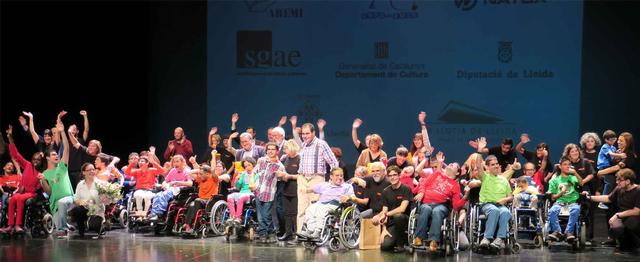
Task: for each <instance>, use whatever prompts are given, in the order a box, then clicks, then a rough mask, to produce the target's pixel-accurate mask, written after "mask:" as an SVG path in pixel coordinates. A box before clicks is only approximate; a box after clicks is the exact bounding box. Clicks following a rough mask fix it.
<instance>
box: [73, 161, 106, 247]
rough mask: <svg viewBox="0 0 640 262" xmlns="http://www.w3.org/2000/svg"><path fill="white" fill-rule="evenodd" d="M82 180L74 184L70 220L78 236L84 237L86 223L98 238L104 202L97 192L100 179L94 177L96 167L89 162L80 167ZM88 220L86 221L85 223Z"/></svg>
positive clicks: (102, 220)
mask: <svg viewBox="0 0 640 262" xmlns="http://www.w3.org/2000/svg"><path fill="white" fill-rule="evenodd" d="M80 170H81V171H82V175H83V176H84V180H82V181H80V182H79V183H78V185H77V186H76V195H75V205H76V206H75V207H74V208H73V209H71V210H69V215H70V216H71V220H72V221H74V222H75V223H76V224H77V227H78V233H79V234H80V237H84V232H85V230H86V228H87V225H88V226H89V228H90V229H96V230H97V231H98V236H96V237H94V238H99V237H100V235H101V233H102V223H103V222H104V212H105V211H104V203H103V201H101V200H100V198H101V196H100V195H99V193H98V187H99V183H103V182H102V181H101V180H99V179H96V169H95V167H94V166H93V164H91V163H85V164H83V165H82V167H81V169H80ZM89 218H91V219H89ZM87 221H88V223H87Z"/></svg>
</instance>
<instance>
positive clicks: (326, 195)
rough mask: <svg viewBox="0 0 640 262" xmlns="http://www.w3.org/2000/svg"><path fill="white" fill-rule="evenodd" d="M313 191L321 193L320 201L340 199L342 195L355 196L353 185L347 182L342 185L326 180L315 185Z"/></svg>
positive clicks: (327, 201)
mask: <svg viewBox="0 0 640 262" xmlns="http://www.w3.org/2000/svg"><path fill="white" fill-rule="evenodd" d="M313 192H314V193H316V194H320V200H318V201H320V203H323V204H324V203H329V202H331V201H332V200H340V198H339V197H340V196H353V195H354V193H353V186H351V185H350V184H347V183H342V184H340V185H334V184H331V182H324V183H321V184H317V185H315V186H313Z"/></svg>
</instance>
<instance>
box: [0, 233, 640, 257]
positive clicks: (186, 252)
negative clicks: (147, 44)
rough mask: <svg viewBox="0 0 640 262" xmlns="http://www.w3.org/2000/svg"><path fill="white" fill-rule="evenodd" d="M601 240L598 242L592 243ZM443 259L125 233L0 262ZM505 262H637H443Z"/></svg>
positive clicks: (543, 253) (6, 251)
mask: <svg viewBox="0 0 640 262" xmlns="http://www.w3.org/2000/svg"><path fill="white" fill-rule="evenodd" d="M597 240H602V239H597ZM425 259H438V260H444V259H443V258H438V257H432V256H429V255H427V254H426V253H416V254H413V255H412V254H409V253H384V252H380V251H379V250H366V251H361V250H349V251H343V252H329V251H328V249H326V248H324V247H322V248H318V249H316V250H315V251H310V250H305V249H304V248H303V247H301V246H284V245H283V244H272V245H263V244H250V243H248V242H246V241H242V242H233V241H232V242H231V243H227V242H225V240H224V238H222V237H212V238H207V239H186V240H185V239H181V238H177V237H171V236H154V235H153V233H144V234H141V233H137V234H130V233H127V232H126V231H125V230H114V231H110V232H108V233H107V234H106V236H105V237H104V239H101V240H93V239H91V238H90V237H85V238H83V239H80V238H78V237H71V238H70V239H64V240H61V239H52V238H51V237H49V238H48V239H29V238H26V239H2V240H0V261H11V262H22V261H29V262H35V261H136V262H142V261H178V262H181V261H278V262H288V261H349V262H355V261H366V262H378V261H380V262H382V261H385V262H388V261H417V260H425ZM494 259H508V260H518V261H552V260H553V261H561V260H564V261H575V260H579V261H603V260H616V261H637V259H638V256H637V255H633V254H616V253H614V249H613V248H605V247H594V248H588V249H586V250H584V251H581V252H572V251H570V249H569V247H568V246H564V245H559V246H553V247H552V248H551V249H548V248H545V249H526V248H525V249H523V250H522V251H521V252H520V254H517V255H500V256H490V255H478V254H474V253H471V252H469V251H464V252H459V253H458V254H456V255H454V256H452V257H448V258H447V259H446V260H451V261H453V260H455V261H475V260H486V261H489V260H494Z"/></svg>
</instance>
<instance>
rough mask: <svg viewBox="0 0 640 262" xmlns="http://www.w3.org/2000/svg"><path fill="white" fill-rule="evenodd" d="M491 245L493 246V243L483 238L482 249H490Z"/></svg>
mask: <svg viewBox="0 0 640 262" xmlns="http://www.w3.org/2000/svg"><path fill="white" fill-rule="evenodd" d="M489 244H491V241H489V239H487V238H483V239H482V241H480V247H483V248H484V247H488V246H489Z"/></svg>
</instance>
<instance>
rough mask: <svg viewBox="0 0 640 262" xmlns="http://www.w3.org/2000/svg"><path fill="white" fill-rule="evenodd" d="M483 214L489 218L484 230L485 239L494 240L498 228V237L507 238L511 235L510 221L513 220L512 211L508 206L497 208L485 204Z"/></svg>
mask: <svg viewBox="0 0 640 262" xmlns="http://www.w3.org/2000/svg"><path fill="white" fill-rule="evenodd" d="M482 212H483V213H484V214H485V215H486V216H487V224H486V226H485V229H484V237H485V238H486V239H489V240H491V239H493V234H494V233H495V232H496V226H497V227H498V233H497V235H498V237H499V238H503V239H504V238H507V236H508V234H509V220H511V211H510V210H509V208H507V207H506V206H500V207H498V206H496V205H494V204H485V205H483V206H482Z"/></svg>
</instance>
